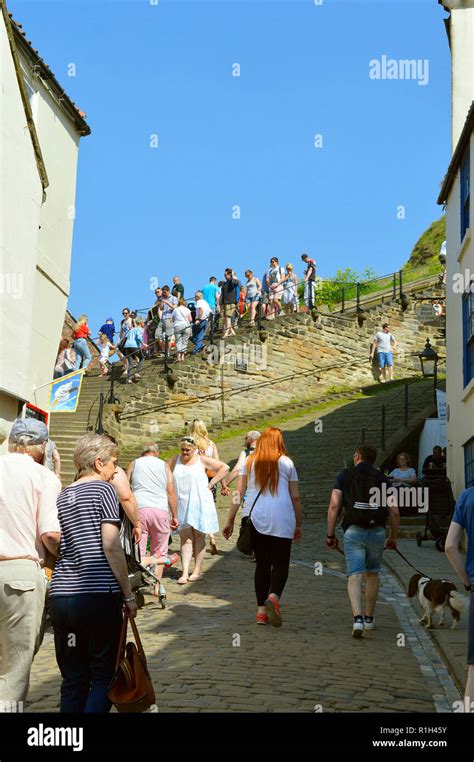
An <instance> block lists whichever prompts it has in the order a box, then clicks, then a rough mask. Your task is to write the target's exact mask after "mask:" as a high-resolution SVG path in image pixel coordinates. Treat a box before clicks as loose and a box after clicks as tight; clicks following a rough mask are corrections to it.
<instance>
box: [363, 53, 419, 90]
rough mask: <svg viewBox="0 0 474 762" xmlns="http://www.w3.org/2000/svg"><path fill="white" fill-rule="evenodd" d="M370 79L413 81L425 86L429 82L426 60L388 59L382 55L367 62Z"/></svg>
mask: <svg viewBox="0 0 474 762" xmlns="http://www.w3.org/2000/svg"><path fill="white" fill-rule="evenodd" d="M369 77H370V79H397V80H400V79H403V80H414V81H416V82H418V84H419V85H421V86H425V85H427V84H428V82H429V81H430V62H429V60H428V58H400V59H397V58H389V57H388V56H386V55H382V56H381V57H380V58H372V59H371V60H370V61H369Z"/></svg>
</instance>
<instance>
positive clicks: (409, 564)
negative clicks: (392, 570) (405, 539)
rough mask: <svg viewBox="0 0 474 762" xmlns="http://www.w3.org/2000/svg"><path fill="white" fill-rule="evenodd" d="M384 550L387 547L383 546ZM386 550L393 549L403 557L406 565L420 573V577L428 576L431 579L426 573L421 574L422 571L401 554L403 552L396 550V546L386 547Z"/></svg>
mask: <svg viewBox="0 0 474 762" xmlns="http://www.w3.org/2000/svg"><path fill="white" fill-rule="evenodd" d="M385 550H387V548H385ZM388 550H394V551H395V552H396V553H398V555H399V556H400V558H403V560H404V561H405V563H407V564H408V566H411V568H412V569H414V570H415V571H416V572H417V574H421V576H422V577H428V579H431V577H429V576H428V575H427V574H423V572H421V571H420V570H419V569H417V568H416V566H413V564H412V563H411V562H410V561H409V560H408V558H407V557H406V556H404V555H403V553H402V552H401V551H400V550H398V548H388Z"/></svg>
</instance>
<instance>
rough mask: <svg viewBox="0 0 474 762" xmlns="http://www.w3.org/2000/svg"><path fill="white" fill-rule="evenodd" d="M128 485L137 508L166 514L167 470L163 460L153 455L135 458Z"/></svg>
mask: <svg viewBox="0 0 474 762" xmlns="http://www.w3.org/2000/svg"><path fill="white" fill-rule="evenodd" d="M130 484H131V487H132V492H133V494H134V496H135V500H136V501H137V505H138V507H139V508H157V509H159V510H160V511H166V512H167V513H168V493H167V491H166V487H167V485H168V469H167V468H166V463H165V461H164V460H161V458H156V457H155V456H154V455H143V456H142V457H141V458H137V459H136V461H135V465H134V467H133V472H132V478H131V480H130Z"/></svg>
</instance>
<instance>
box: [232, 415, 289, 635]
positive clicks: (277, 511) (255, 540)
mask: <svg viewBox="0 0 474 762" xmlns="http://www.w3.org/2000/svg"><path fill="white" fill-rule="evenodd" d="M237 493H238V495H237V498H238V499H237V500H236V501H235V505H234V506H233V507H232V508H231V510H230V512H229V518H228V520H227V524H226V526H225V527H224V529H223V534H224V537H226V538H227V539H229V537H230V536H231V535H232V532H233V529H234V519H235V515H236V513H237V511H238V507H239V505H240V503H241V501H242V497H244V496H245V497H244V513H247V514H248V516H247V521H250V523H251V532H252V544H253V550H254V553H255V560H256V562H257V565H256V568H255V593H256V596H257V624H267V622H268V621H270V623H271V624H272V625H273V626H274V627H281V624H282V618H281V610H280V598H281V594H282V592H283V588H284V587H285V584H286V580H287V579H288V570H289V567H290V552H291V543H292V541H293V540H295V542H299V541H300V540H301V501H300V495H299V488H298V475H297V473H296V468H295V466H294V464H293V461H292V460H291V459H290V458H288V456H287V455H286V449H285V444H284V442H283V436H282V433H281V430H280V429H277V428H274V427H269V428H268V429H265V431H264V432H263V434H262V435H261V437H260V438H259V439H258V440H257V445H256V447H255V450H254V452H253V453H252V454H251V455H249V457H248V458H247V461H246V463H245V464H244V465H243V466H242V468H241V469H240V472H239V479H238V482H237Z"/></svg>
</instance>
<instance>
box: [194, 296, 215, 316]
mask: <svg viewBox="0 0 474 762" xmlns="http://www.w3.org/2000/svg"><path fill="white" fill-rule="evenodd" d="M199 308H201V309H202V315H201V317H200V318H198V319H199V320H207V318H208V317H209V315H210V314H211V312H212V310H211V308H210V307H209V305H208V303H207V302H206V300H205V299H198V300H197V302H196V315H197V313H198V310H199Z"/></svg>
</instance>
